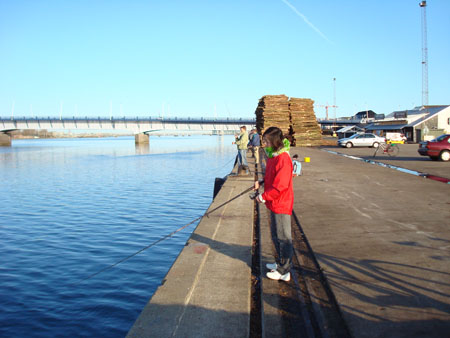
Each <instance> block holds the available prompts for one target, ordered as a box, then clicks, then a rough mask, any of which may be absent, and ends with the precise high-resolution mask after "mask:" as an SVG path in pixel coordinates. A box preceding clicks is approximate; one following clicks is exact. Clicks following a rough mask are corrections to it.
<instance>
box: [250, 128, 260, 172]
mask: <svg viewBox="0 0 450 338" xmlns="http://www.w3.org/2000/svg"><path fill="white" fill-rule="evenodd" d="M248 145H249V146H250V149H251V150H252V155H253V157H254V158H255V161H256V163H257V164H258V165H259V147H260V146H261V139H260V138H259V134H258V132H257V131H256V129H252V131H251V134H250V142H249V143H248Z"/></svg>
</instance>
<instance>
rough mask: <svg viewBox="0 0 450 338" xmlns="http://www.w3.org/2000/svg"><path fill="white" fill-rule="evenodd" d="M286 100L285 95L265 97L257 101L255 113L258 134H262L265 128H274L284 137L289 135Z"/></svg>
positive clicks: (289, 122)
mask: <svg viewBox="0 0 450 338" xmlns="http://www.w3.org/2000/svg"><path fill="white" fill-rule="evenodd" d="M288 99H289V98H288V97H287V96H286V95H265V96H263V97H262V98H261V99H260V100H259V103H258V107H256V111H255V114H256V129H257V130H258V133H260V134H263V133H264V131H265V130H266V129H267V128H269V127H272V126H276V127H278V128H280V129H281V130H282V131H283V134H284V135H289V134H290V126H291V120H290V115H289V101H288Z"/></svg>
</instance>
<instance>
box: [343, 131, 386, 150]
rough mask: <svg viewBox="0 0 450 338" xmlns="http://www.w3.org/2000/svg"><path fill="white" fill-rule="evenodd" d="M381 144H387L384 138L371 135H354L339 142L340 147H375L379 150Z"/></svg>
mask: <svg viewBox="0 0 450 338" xmlns="http://www.w3.org/2000/svg"><path fill="white" fill-rule="evenodd" d="M380 143H386V139H385V138H384V137H380V136H377V135H374V134H370V133H361V134H354V135H352V136H350V137H346V138H341V139H340V140H338V146H341V147H346V148H351V147H374V148H377V147H378V146H379V145H380Z"/></svg>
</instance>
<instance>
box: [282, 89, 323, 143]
mask: <svg viewBox="0 0 450 338" xmlns="http://www.w3.org/2000/svg"><path fill="white" fill-rule="evenodd" d="M289 111H290V116H291V126H292V127H291V137H292V139H291V144H292V145H294V146H300V147H301V146H318V145H321V143H322V132H321V129H320V125H319V124H318V123H317V119H316V114H315V113H314V101H313V100H311V99H299V98H294V97H291V98H290V99H289Z"/></svg>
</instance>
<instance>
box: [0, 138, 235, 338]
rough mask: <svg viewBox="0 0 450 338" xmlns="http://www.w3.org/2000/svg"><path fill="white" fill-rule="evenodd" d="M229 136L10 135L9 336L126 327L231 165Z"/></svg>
mask: <svg viewBox="0 0 450 338" xmlns="http://www.w3.org/2000/svg"><path fill="white" fill-rule="evenodd" d="M231 142H232V138H230V137H228V136H225V137H219V136H192V137H151V139H150V148H136V147H135V145H134V138H132V137H120V138H107V139H57V140H20V141H19V140H16V141H13V146H12V147H11V148H8V147H0V336H6V337H42V336H52V337H55V336H70V337H75V336H96V337H101V336H103V337H123V336H125V335H126V333H127V332H128V330H129V329H130V327H131V326H132V325H133V323H134V321H135V320H136V318H137V316H138V315H139V313H140V311H141V310H142V308H143V307H144V306H145V304H146V303H147V301H148V300H149V298H150V297H151V295H152V294H153V292H154V291H155V290H156V288H157V287H158V285H159V284H160V282H161V280H162V279H163V277H164V276H165V274H166V273H167V271H168V269H169V268H170V266H171V264H172V263H173V261H174V260H175V258H176V257H177V255H178V254H179V252H180V250H181V249H182V247H183V246H184V244H185V242H186V240H187V239H188V237H189V235H190V233H191V232H192V231H193V229H194V228H195V226H196V224H195V225H192V226H190V227H188V228H187V229H185V230H183V231H181V232H179V233H177V234H176V235H175V236H174V237H172V238H169V239H167V240H165V241H163V242H161V243H159V244H157V245H156V246H153V247H151V248H150V249H148V250H146V251H144V252H142V253H141V254H139V255H137V256H135V257H133V258H132V259H130V260H128V261H125V262H124V263H122V264H119V265H117V266H115V267H114V268H112V269H110V270H108V271H105V272H103V273H101V274H99V275H97V276H95V277H94V278H92V279H89V280H87V281H84V282H82V283H79V281H80V280H82V279H84V278H86V277H88V276H89V275H91V274H93V273H95V272H97V271H99V270H101V269H103V268H105V267H107V266H109V265H111V264H114V263H115V262H117V261H119V260H121V259H123V258H125V257H127V256H129V255H131V254H133V253H134V252H136V251H138V250H139V249H141V248H143V247H145V246H147V245H148V244H150V243H152V242H153V241H155V240H157V239H158V238H160V237H162V236H164V235H166V234H168V233H170V232H172V231H174V230H176V229H178V228H179V227H181V226H183V225H185V224H187V223H189V222H190V221H191V220H193V219H195V218H197V217H199V216H201V215H202V214H203V213H204V212H205V210H206V209H207V208H208V206H209V204H210V203H211V200H212V193H213V188H214V178H215V177H224V176H225V175H227V174H228V173H229V172H230V171H231V169H232V166H233V163H234V158H235V155H236V149H235V147H234V146H232V145H231Z"/></svg>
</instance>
